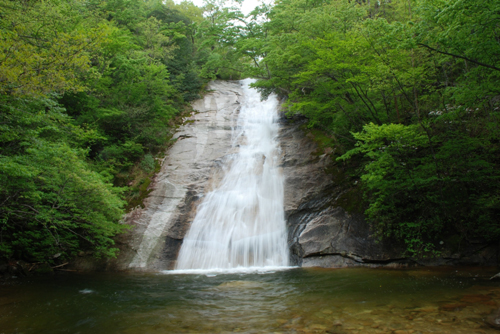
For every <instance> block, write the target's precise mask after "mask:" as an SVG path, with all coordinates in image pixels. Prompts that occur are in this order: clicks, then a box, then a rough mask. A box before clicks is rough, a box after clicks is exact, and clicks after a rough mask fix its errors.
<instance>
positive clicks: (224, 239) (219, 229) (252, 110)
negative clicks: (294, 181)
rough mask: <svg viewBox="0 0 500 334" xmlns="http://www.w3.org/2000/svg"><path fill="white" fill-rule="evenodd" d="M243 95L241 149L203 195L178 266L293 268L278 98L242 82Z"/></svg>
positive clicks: (236, 144)
mask: <svg viewBox="0 0 500 334" xmlns="http://www.w3.org/2000/svg"><path fill="white" fill-rule="evenodd" d="M241 82H242V84H243V86H244V87H243V91H244V97H243V102H242V106H241V110H240V113H239V116H238V122H237V127H236V128H235V129H234V130H233V138H232V140H233V144H232V145H233V148H235V150H237V153H234V154H229V155H228V156H226V157H225V158H224V159H223V164H224V166H223V171H224V173H225V175H224V176H223V179H222V181H221V182H220V184H219V185H218V187H217V188H216V189H214V190H212V191H211V192H209V193H207V194H206V195H205V197H204V198H203V199H202V202H201V204H200V206H199V207H198V211H197V214H196V217H195V219H194V221H193V223H192V224H191V227H190V229H189V231H188V233H187V234H186V236H185V238H184V241H183V244H182V247H181V250H180V252H179V257H178V260H177V265H176V270H192V269H204V270H206V269H210V270H228V269H238V268H239V269H245V268H259V267H285V266H288V262H289V254H288V247H287V241H286V224H285V219H284V211H283V176H282V174H281V171H280V168H279V167H278V166H279V160H280V154H279V146H278V142H277V140H276V137H277V133H278V124H277V123H276V120H277V117H278V114H277V109H278V101H277V99H276V98H275V97H274V96H271V97H269V98H268V99H267V100H266V101H260V94H259V93H258V92H257V91H256V90H254V89H251V88H250V87H249V86H248V85H249V84H250V83H251V82H252V80H251V79H246V80H242V81H241Z"/></svg>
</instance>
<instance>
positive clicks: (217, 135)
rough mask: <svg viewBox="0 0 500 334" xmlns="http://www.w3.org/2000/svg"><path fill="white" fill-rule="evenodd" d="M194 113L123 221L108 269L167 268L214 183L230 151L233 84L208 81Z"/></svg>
mask: <svg viewBox="0 0 500 334" xmlns="http://www.w3.org/2000/svg"><path fill="white" fill-rule="evenodd" d="M207 89H209V90H211V91H212V92H210V93H208V94H207V95H206V96H205V97H204V98H203V99H201V100H198V101H195V102H194V103H193V105H192V106H193V109H194V110H195V111H196V112H195V113H193V114H192V115H191V117H189V118H188V119H187V120H186V121H185V124H184V125H183V126H181V127H180V128H179V129H178V131H177V132H176V134H175V136H174V139H177V141H176V142H175V144H174V145H173V146H172V147H171V148H170V150H169V151H168V154H167V156H166V157H165V159H164V160H163V161H162V168H161V171H160V172H159V173H158V175H157V176H156V177H155V180H154V182H153V183H152V185H151V186H150V187H151V188H152V189H153V191H152V192H151V193H150V194H149V196H148V198H147V199H146V200H145V201H144V205H145V208H144V209H142V208H137V209H135V210H133V211H132V212H131V213H129V214H128V215H127V217H126V219H125V221H126V223H127V224H130V225H132V226H133V229H132V231H131V232H130V233H128V235H124V236H122V237H121V240H118V246H119V247H120V256H119V258H118V259H117V260H115V261H112V262H111V263H109V264H108V268H109V269H116V270H140V271H143V270H144V271H151V270H161V269H172V268H173V267H174V265H175V260H176V258H177V253H178V251H179V248H180V246H181V244H182V239H183V238H184V235H185V233H186V232H187V229H188V228H189V226H190V223H191V222H192V220H193V219H194V215H195V210H194V209H195V207H196V204H198V201H199V199H200V198H201V197H203V195H204V194H205V193H206V192H207V191H209V190H210V189H212V188H213V187H214V186H215V185H216V184H217V182H218V181H219V180H220V166H221V162H222V160H223V159H224V156H225V155H227V154H230V153H231V152H230V151H231V144H232V143H231V134H232V130H233V129H234V127H235V126H236V121H237V117H238V112H239V108H240V101H241V99H242V98H243V96H242V91H241V86H240V84H239V83H238V82H224V81H217V82H213V83H211V84H210V85H209V86H208V87H207Z"/></svg>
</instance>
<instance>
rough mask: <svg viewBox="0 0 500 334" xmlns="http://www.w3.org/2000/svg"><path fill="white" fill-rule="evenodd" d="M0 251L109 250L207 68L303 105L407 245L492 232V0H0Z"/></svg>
mask: <svg viewBox="0 0 500 334" xmlns="http://www.w3.org/2000/svg"><path fill="white" fill-rule="evenodd" d="M0 8H1V11H0V30H1V37H0V43H1V47H0V99H1V100H0V203H1V204H0V256H1V257H3V258H4V259H23V260H25V261H31V262H36V261H40V262H49V263H54V262H59V261H61V260H62V259H68V258H71V257H74V256H76V255H77V254H78V253H79V252H82V251H85V252H86V251H88V252H92V253H93V254H94V255H95V256H114V255H115V254H116V249H115V248H114V247H113V236H115V235H116V234H117V233H120V232H123V231H124V230H125V229H126V226H125V225H123V224H120V223H119V222H120V218H121V217H122V216H123V214H124V212H125V210H127V209H131V208H133V207H134V206H136V205H140V200H141V198H143V197H144V196H145V195H146V194H147V188H148V185H149V182H150V178H151V176H152V175H153V174H154V173H155V171H157V170H158V168H159V163H158V162H157V159H156V158H158V157H159V156H161V154H162V152H163V151H164V149H165V148H166V147H167V146H168V145H169V143H170V142H171V140H170V137H171V136H172V133H173V131H174V130H175V127H176V124H178V123H179V121H180V116H182V115H183V113H185V112H187V111H188V110H189V107H188V103H189V102H190V101H192V100H194V99H196V98H198V97H199V94H200V92H201V91H202V90H203V87H204V85H205V84H206V82H208V80H211V79H215V78H220V79H239V78H242V77H254V78H257V79H258V81H257V82H256V83H255V84H254V86H255V87H256V88H257V89H259V91H260V92H261V94H262V96H263V98H265V97H267V96H268V95H270V94H272V93H274V94H276V95H278V96H279V97H280V98H281V99H282V100H283V101H284V103H283V108H284V110H286V113H287V115H288V116H289V117H291V118H295V119H297V118H299V119H305V120H306V124H307V127H308V128H309V129H312V130H314V131H313V133H314V134H315V135H316V137H317V140H318V141H321V145H322V146H323V147H331V149H332V150H333V154H332V159H334V161H335V163H336V164H337V165H338V166H341V167H342V168H343V169H344V170H345V171H346V175H350V177H351V178H352V180H359V182H357V185H356V187H358V188H359V189H360V190H361V191H362V192H363V194H364V201H365V209H366V211H365V213H366V217H367V219H368V221H369V223H370V225H371V227H372V231H373V233H374V235H376V236H377V237H378V238H380V239H390V240H392V241H394V242H397V243H401V244H404V245H405V246H406V255H408V256H430V255H436V254H438V250H439V244H442V243H446V244H447V245H456V246H457V247H458V246H459V245H460V244H462V243H464V242H473V241H474V242H484V243H487V242H496V241H498V240H499V238H500V192H499V190H500V189H499V188H500V182H499V175H500V165H499V164H500V155H499V148H500V147H499V145H500V142H499V140H500V128H499V124H500V123H499V122H500V119H499V117H500V112H499V109H498V108H499V107H500V84H499V82H500V81H499V79H500V3H498V2H495V1H486V0H467V1H465V0H419V1H416V0H381V1H370V0H363V1H361V0H358V1H354V0H325V1H316V0H279V1H276V2H275V3H274V4H273V5H266V4H262V5H260V6H259V7H257V8H255V10H254V11H253V12H251V13H250V14H249V15H247V16H246V17H245V16H244V15H243V14H242V13H241V12H240V11H239V10H238V9H237V8H235V7H228V6H225V4H224V2H217V1H207V2H206V5H205V6H204V7H203V8H198V7H196V6H194V5H193V4H192V3H190V2H182V3H180V4H175V3H174V2H172V1H171V0H168V1H161V0H87V1H81V0H21V1H15V0H12V1H11V0H0Z"/></svg>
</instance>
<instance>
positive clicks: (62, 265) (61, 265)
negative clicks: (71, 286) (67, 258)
mask: <svg viewBox="0 0 500 334" xmlns="http://www.w3.org/2000/svg"><path fill="white" fill-rule="evenodd" d="M67 264H69V262H66V263H63V264H60V265H58V266H55V267H51V268H52V269H56V268H59V267H64V266H65V265H67ZM60 270H62V269H60Z"/></svg>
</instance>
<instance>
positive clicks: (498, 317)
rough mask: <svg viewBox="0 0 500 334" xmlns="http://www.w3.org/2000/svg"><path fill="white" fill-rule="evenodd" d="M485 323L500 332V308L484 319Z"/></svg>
mask: <svg viewBox="0 0 500 334" xmlns="http://www.w3.org/2000/svg"><path fill="white" fill-rule="evenodd" d="M484 322H485V323H486V324H488V325H489V326H491V327H493V328H496V329H498V330H500V308H499V309H497V310H495V311H493V312H492V313H491V314H490V315H488V316H487V317H486V319H484Z"/></svg>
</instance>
